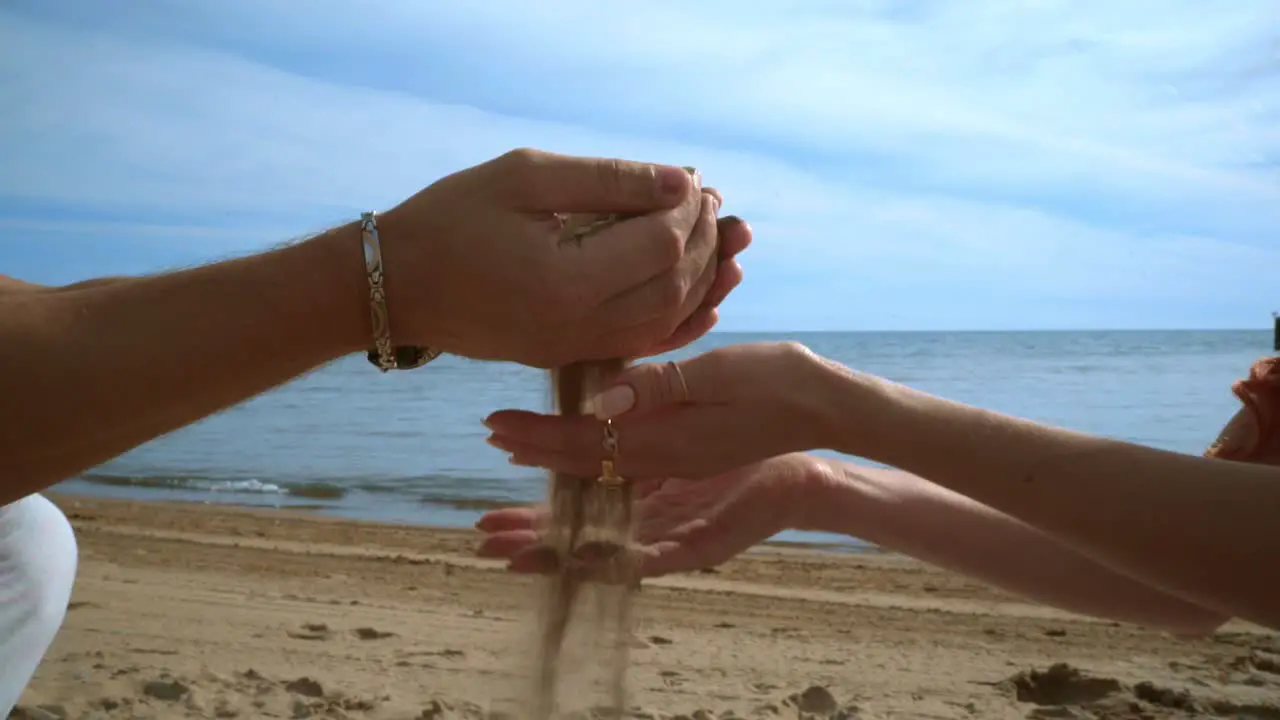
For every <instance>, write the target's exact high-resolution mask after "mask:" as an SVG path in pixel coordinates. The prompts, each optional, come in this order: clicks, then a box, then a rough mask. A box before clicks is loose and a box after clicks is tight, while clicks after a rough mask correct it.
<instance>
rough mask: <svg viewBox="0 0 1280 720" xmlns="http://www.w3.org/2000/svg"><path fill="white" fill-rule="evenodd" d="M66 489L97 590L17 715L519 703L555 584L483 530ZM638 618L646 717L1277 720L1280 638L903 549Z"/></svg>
mask: <svg viewBox="0 0 1280 720" xmlns="http://www.w3.org/2000/svg"><path fill="white" fill-rule="evenodd" d="M54 500H55V501H56V502H58V504H59V505H60V506H61V507H62V508H63V509H64V511H66V512H67V514H68V516H69V517H70V518H71V520H72V522H73V524H74V525H75V527H76V531H77V534H78V537H79V542H80V548H81V565H80V571H79V580H78V585H77V588H76V591H75V596H74V600H73V603H72V606H71V609H70V610H69V612H68V616H67V620H66V624H65V626H64V628H63V630H62V633H61V635H60V636H59V638H58V639H57V641H56V642H55V644H54V646H53V648H52V649H51V651H50V653H49V655H48V656H47V658H46V660H45V662H44V664H43V666H42V667H41V668H40V670H39V671H38V673H37V676H36V678H35V680H34V681H33V683H32V685H31V686H30V688H29V689H28V691H27V693H26V695H25V696H24V697H23V701H22V705H21V707H20V709H19V710H18V711H16V712H15V714H14V717H19V718H42V719H45V718H265V717H282V718H305V717H324V718H379V719H381V718H386V719H394V718H403V719H406V720H407V719H409V718H441V719H447V718H455V717H456V718H480V717H484V716H485V715H499V716H500V715H518V711H519V708H520V707H521V706H520V701H521V699H522V698H523V697H525V694H524V690H525V687H526V683H527V681H526V676H527V672H528V656H529V653H528V650H527V648H528V647H530V637H531V634H532V628H533V626H534V618H533V615H532V613H533V611H534V609H535V608H536V592H537V585H536V584H535V582H536V581H535V580H534V579H530V578H520V577H513V576H511V575H509V574H507V573H505V572H504V571H503V569H502V566H501V564H500V563H495V562H490V561H481V560H477V559H475V558H474V557H473V556H472V549H473V547H474V545H475V543H476V540H477V537H478V536H477V534H476V533H473V532H464V531H456V530H439V529H432V528H423V527H406V526H391V525H375V524H368V523H358V522H350V521H343V520H334V519H327V518H322V517H317V516H314V515H308V514H304V513H299V512H294V513H283V512H273V511H261V510H242V509H236V508H227V507H219V506H211V505H199V504H176V503H142V502H119V501H104V500H91V499H85V498H79V497H70V496H58V497H54ZM637 614H638V626H637V631H636V637H635V640H634V642H633V649H632V651H631V661H632V668H633V670H632V674H631V687H632V695H633V704H634V715H635V717H637V718H646V719H650V720H652V719H656V718H676V717H679V716H685V718H686V719H687V720H708V719H709V718H712V717H714V718H734V717H736V718H766V719H767V718H775V717H797V716H799V715H801V714H803V713H812V714H815V715H818V716H831V717H838V718H992V719H999V718H1029V717H1039V718H1174V717H1224V718H1255V719H1259V718H1267V719H1270V718H1280V704H1277V702H1278V701H1280V637H1278V636H1277V635H1276V634H1274V633H1268V632H1266V631H1262V630H1259V629H1257V628H1254V627H1251V626H1248V625H1245V624H1237V623H1233V624H1231V625H1229V626H1227V627H1225V628H1223V629H1222V630H1220V631H1219V632H1218V633H1216V634H1215V635H1214V636H1213V637H1211V638H1206V639H1198V640H1180V639H1177V638H1172V637H1170V636H1167V635H1163V634H1160V633H1154V632H1149V631H1145V630H1141V629H1137V628H1133V627H1129V626H1122V625H1119V624H1115V623H1108V622H1100V621H1096V620H1091V619H1086V618H1081V617H1076V616H1072V615H1068V614H1065V613H1061V612H1057V611H1054V610H1051V609H1048V608H1044V607H1042V606H1037V605H1032V604H1028V603H1024V602H1021V601H1019V600H1018V599H1016V598H1013V597H1010V596H1008V595H1006V594H1004V593H1001V592H998V591H994V590H992V589H990V588H988V587H985V586H983V585H980V584H977V583H974V582H971V581H968V580H966V579H964V578H961V577H957V576H955V575H952V574H949V573H945V572H941V571H938V570H936V569H933V568H930V567H927V566H924V565H922V564H920V563H916V562H914V561H910V560H907V559H904V558H899V557H896V556H891V555H885V554H877V553H863V554H848V553H845V554H837V553H829V552H818V551H815V550H810V549H796V548H785V547H774V546H770V547H764V548H760V549H758V550H757V551H753V552H752V553H750V554H748V555H746V556H743V557H742V558H740V559H738V560H736V561H734V562H733V563H730V564H728V565H726V566H724V567H723V568H721V569H719V570H717V571H714V572H704V573H698V574H696V575H689V576H679V577H670V578H663V579H659V580H654V581H649V582H646V584H645V586H644V588H643V590H642V592H641V593H640V596H639V599H638V608H637ZM581 662H582V663H583V664H585V665H586V666H589V665H590V662H591V660H590V657H589V656H587V657H585V658H584V659H582V660H581ZM584 687H585V686H584ZM582 692H583V694H582V696H581V698H582V704H583V705H584V706H589V705H590V701H591V697H592V696H591V694H590V691H589V690H583V691H582Z"/></svg>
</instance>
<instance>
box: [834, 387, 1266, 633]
mask: <svg viewBox="0 0 1280 720" xmlns="http://www.w3.org/2000/svg"><path fill="white" fill-rule="evenodd" d="M824 377H825V380H823V381H822V383H823V384H824V387H823V389H822V390H821V391H820V392H822V393H824V394H825V396H826V397H828V398H829V400H828V402H827V406H826V407H827V410H826V413H825V415H824V419H822V420H819V421H817V422H818V424H819V425H820V426H821V427H822V428H824V429H823V430H821V431H819V432H820V433H822V434H823V435H824V436H825V437H826V438H827V443H829V444H830V445H833V446H834V449H837V450H842V451H844V452H848V453H851V454H854V455H858V456H861V457H866V458H869V459H872V460H876V461H878V462H882V463H885V464H887V465H892V466H894V467H898V468H901V469H903V470H907V471H909V472H911V473H913V474H915V475H918V476H921V477H926V478H928V479H929V480H931V481H933V482H935V483H937V484H939V485H943V486H945V487H947V488H950V489H951V490H953V491H956V492H958V493H960V494H962V495H966V496H968V497H970V498H973V499H974V500H976V501H978V502H980V503H982V504H984V505H987V506H989V507H991V508H994V509H996V510H999V511H1001V512H1003V513H1005V514H1008V515H1010V516H1012V517H1015V518H1017V519H1019V520H1021V521H1022V522H1025V523H1027V524H1029V525H1032V526H1034V527H1036V528H1038V529H1040V530H1041V531H1043V532H1045V533H1047V534H1049V535H1050V536H1052V537H1053V538H1055V539H1056V540H1058V541H1059V542H1062V543H1064V544H1066V545H1068V546H1070V547H1072V548H1074V549H1075V550H1077V551H1079V552H1081V553H1083V554H1085V555H1086V556H1088V557H1090V558H1092V559H1093V560H1095V561H1097V562H1099V563H1101V564H1103V565H1106V566H1108V567H1110V568H1112V569H1114V570H1116V571H1118V572H1120V573H1123V574H1125V575H1128V576H1130V577H1133V578H1135V579H1137V580H1140V581H1141V582H1143V583H1145V584H1148V585H1152V586H1155V587H1158V588H1161V589H1163V590H1165V591H1167V592H1169V593H1171V594H1174V595H1177V596H1179V597H1182V598H1185V599H1186V600H1188V601H1189V602H1193V603H1195V604H1197V605H1201V606H1203V607H1208V608H1212V609H1214V610H1215V611H1217V612H1220V613H1222V614H1224V615H1231V616H1236V617H1242V618H1245V619H1248V620H1252V621H1254V622H1257V623H1260V624H1263V625H1267V626H1270V627H1280V574H1277V573H1276V572H1274V564H1275V558H1276V557H1277V555H1278V554H1280V534H1277V533H1276V532H1275V530H1274V527H1275V525H1274V524H1275V522H1276V519H1277V518H1280V469H1277V468H1274V467H1267V466H1258V465H1248V464H1242V463H1231V462H1223V461H1215V460H1207V459H1204V458H1200V457H1196V456H1191V455H1183V454H1178V453H1172V452H1166V451H1161V450H1156V449H1153V448H1147V447H1142V446H1138V445H1133V444H1130V443H1124V442H1119V441H1114V440H1108V439H1104V438H1099V437H1092V436H1088V435H1083V434H1080V433H1075V432H1070V431H1066V430H1061V429H1056V428H1050V427H1045V426H1043V425H1038V424H1035V423H1032V422H1029V421H1026V420H1020V419H1017V418H1012V417H1008V416H1004V415H1000V414H998V413H994V412H989V411H985V410H981V409H978V408H973V407H969V406H966V405H961V404H959V403H954V402H950V401H947V400H943V399H940V398H936V397H933V396H930V395H927V394H925V393H921V392H917V391H914V390H911V389H909V388H905V387H903V386H900V385H896V384H893V383H889V382H887V381H883V380H879V379H876V378H868V377H866V376H859V375H855V374H852V373H849V372H847V371H843V372H842V371H838V370H836V369H829V370H828V371H827V372H825V373H824Z"/></svg>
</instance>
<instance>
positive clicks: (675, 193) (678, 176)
mask: <svg viewBox="0 0 1280 720" xmlns="http://www.w3.org/2000/svg"><path fill="white" fill-rule="evenodd" d="M658 186H659V187H660V188H661V189H662V194H663V195H666V196H668V197H681V196H683V195H684V193H685V190H686V189H687V188H688V187H689V173H687V172H685V171H684V169H683V168H678V167H664V168H662V169H661V170H659V171H658Z"/></svg>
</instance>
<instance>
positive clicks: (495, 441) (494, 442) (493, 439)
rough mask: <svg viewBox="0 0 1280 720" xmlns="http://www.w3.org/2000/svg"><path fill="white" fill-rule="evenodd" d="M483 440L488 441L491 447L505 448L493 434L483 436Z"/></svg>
mask: <svg viewBox="0 0 1280 720" xmlns="http://www.w3.org/2000/svg"><path fill="white" fill-rule="evenodd" d="M484 441H485V442H487V443H489V444H490V445H492V446H493V447H496V448H498V449H499V450H506V448H504V447H502V442H501V441H500V440H498V438H497V437H495V436H493V435H490V436H489V437H487V438H485V439H484Z"/></svg>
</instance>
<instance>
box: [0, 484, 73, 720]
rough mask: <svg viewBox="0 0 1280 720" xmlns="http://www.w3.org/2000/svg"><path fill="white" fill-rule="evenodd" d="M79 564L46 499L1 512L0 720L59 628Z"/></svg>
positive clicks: (58, 514)
mask: <svg viewBox="0 0 1280 720" xmlns="http://www.w3.org/2000/svg"><path fill="white" fill-rule="evenodd" d="M78 560H79V556H78V553H77V550H76V537H75V533H73V532H72V530H71V523H69V522H67V518H66V517H65V516H64V515H63V514H62V511H60V510H58V507H57V506H56V505H54V504H53V503H51V502H49V500H48V499H46V498H45V497H44V496H42V495H28V496H27V497H25V498H23V499H21V500H18V501H17V502H14V503H11V504H9V505H4V506H0V718H3V717H8V716H9V712H10V711H11V710H12V709H13V706H14V705H16V704H17V703H18V698H19V697H21V696H22V691H23V690H24V689H25V688H26V686H27V683H28V682H30V681H31V676H32V675H33V674H34V673H35V671H36V667H38V666H39V665H40V661H41V660H42V659H44V654H45V652H47V651H48V649H49V645H50V643H52V642H53V638H54V636H55V635H57V634H58V628H60V627H61V626H62V620H63V618H64V617H66V613H67V603H69V602H70V601H71V586H72V585H73V584H74V583H75V578H76V566H77V564H78Z"/></svg>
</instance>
